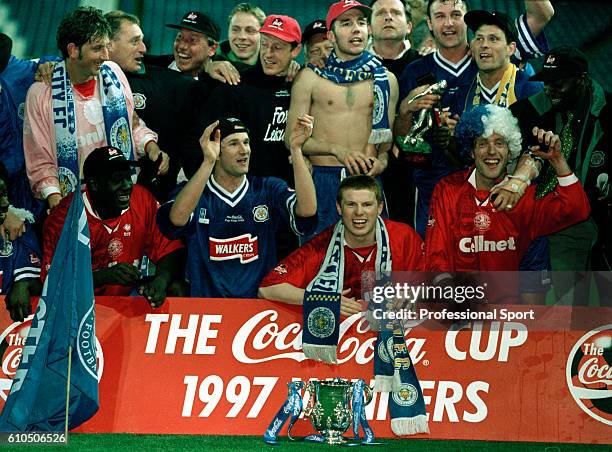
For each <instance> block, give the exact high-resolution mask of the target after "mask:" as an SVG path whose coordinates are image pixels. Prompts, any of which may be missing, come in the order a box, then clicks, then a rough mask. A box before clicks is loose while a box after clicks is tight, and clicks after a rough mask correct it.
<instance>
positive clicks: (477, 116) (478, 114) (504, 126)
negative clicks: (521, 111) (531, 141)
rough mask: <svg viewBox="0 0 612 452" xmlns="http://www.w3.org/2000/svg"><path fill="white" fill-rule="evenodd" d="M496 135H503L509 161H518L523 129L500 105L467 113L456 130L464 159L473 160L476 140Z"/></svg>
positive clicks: (478, 106) (479, 106)
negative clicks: (506, 144)
mask: <svg viewBox="0 0 612 452" xmlns="http://www.w3.org/2000/svg"><path fill="white" fill-rule="evenodd" d="M494 133H497V134H498V135H501V136H502V137H504V138H505V139H506V142H507V143H508V151H509V157H508V160H509V161H512V160H514V159H516V158H517V157H518V156H519V154H520V153H521V142H522V137H521V129H520V128H519V126H518V120H517V119H516V118H515V117H514V116H512V113H511V112H510V110H508V109H507V108H502V107H499V106H498V105H492V104H489V105H477V106H476V107H474V108H473V109H472V110H470V111H468V112H465V113H464V114H463V116H462V117H461V119H460V121H459V123H458V124H457V127H456V128H455V137H456V138H457V139H458V140H459V144H460V145H461V149H460V151H459V152H460V154H461V157H462V158H463V159H466V160H467V159H470V160H471V159H473V155H472V152H473V150H474V141H475V140H476V138H479V137H483V138H489V137H490V136H491V135H493V134H494Z"/></svg>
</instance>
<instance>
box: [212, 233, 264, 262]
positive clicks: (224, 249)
mask: <svg viewBox="0 0 612 452" xmlns="http://www.w3.org/2000/svg"><path fill="white" fill-rule="evenodd" d="M258 257H259V254H258V242H257V236H255V237H252V236H251V234H243V235H239V236H238V237H230V238H229V239H216V238H214V237H210V260H211V261H227V260H230V259H240V263H241V264H248V263H249V262H252V261H254V260H256V259H257V258H258Z"/></svg>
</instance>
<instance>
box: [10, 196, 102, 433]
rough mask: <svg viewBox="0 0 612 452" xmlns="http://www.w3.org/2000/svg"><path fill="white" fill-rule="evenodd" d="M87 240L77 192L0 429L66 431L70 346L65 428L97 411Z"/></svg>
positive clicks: (73, 425)
mask: <svg viewBox="0 0 612 452" xmlns="http://www.w3.org/2000/svg"><path fill="white" fill-rule="evenodd" d="M89 240H90V236H89V226H88V224H87V214H86V213H85V209H84V206H83V198H82V197H81V196H79V194H75V196H74V197H73V199H72V203H71V205H70V209H69V210H68V215H67V216H66V220H65V222H64V228H63V230H62V235H61V237H60V239H59V243H58V244H57V247H56V249H55V254H54V256H53V261H52V262H51V267H50V269H49V273H48V275H47V279H46V280H45V284H44V286H43V292H42V296H41V297H40V300H39V302H38V308H37V309H36V313H35V315H34V318H33V319H32V326H31V327H30V331H29V333H28V337H27V339H26V342H25V345H24V347H23V352H22V356H21V362H20V364H19V368H18V370H17V372H16V373H15V378H14V379H13V384H12V386H11V391H10V393H9V396H8V398H7V400H6V404H5V405H4V409H3V411H2V414H1V415H0V430H1V431H62V430H64V426H65V411H66V389H67V381H68V350H69V347H72V359H71V371H70V404H69V418H68V419H69V423H68V427H69V428H70V429H72V428H74V427H77V426H78V425H80V424H82V423H83V422H85V421H86V420H87V419H89V418H90V417H92V416H93V415H94V414H95V413H96V411H97V410H98V375H97V364H96V331H95V311H94V293H93V278H92V271H91V249H90V247H89Z"/></svg>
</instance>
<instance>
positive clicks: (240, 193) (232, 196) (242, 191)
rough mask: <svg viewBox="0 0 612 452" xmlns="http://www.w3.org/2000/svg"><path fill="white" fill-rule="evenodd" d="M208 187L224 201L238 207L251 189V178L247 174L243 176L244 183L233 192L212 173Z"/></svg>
mask: <svg viewBox="0 0 612 452" xmlns="http://www.w3.org/2000/svg"><path fill="white" fill-rule="evenodd" d="M206 186H207V187H208V189H209V190H210V191H211V192H212V193H213V194H215V195H216V196H218V197H219V198H220V199H221V200H222V201H223V202H225V203H226V204H228V205H230V206H231V207H236V205H237V204H238V203H239V202H240V201H241V200H242V198H244V195H246V192H247V191H248V190H249V180H248V179H247V177H246V176H242V183H241V184H240V185H239V186H238V188H237V189H236V190H234V192H233V193H230V192H228V191H227V190H226V189H225V188H223V187H222V186H221V185H219V183H218V182H217V181H216V180H215V176H214V175H212V174H211V175H210V178H209V179H208V182H207V183H206Z"/></svg>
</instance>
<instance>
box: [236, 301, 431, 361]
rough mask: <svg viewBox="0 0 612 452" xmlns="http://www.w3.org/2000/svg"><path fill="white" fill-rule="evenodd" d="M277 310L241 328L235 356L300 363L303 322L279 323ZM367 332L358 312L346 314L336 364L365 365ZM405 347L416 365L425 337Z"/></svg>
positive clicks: (369, 355) (369, 346)
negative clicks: (289, 360)
mask: <svg viewBox="0 0 612 452" xmlns="http://www.w3.org/2000/svg"><path fill="white" fill-rule="evenodd" d="M278 317H279V315H278V312H277V311H275V310H273V309H268V310H266V311H262V312H260V313H258V314H256V315H254V316H253V317H251V318H250V319H249V320H247V321H246V322H245V323H244V325H242V326H241V327H240V329H239V330H238V332H237V333H236V335H235V336H234V340H233V342H232V353H233V355H234V358H235V359H236V360H237V361H239V362H241V363H244V364H256V363H263V362H268V361H274V360H277V359H291V360H293V361H297V362H302V361H304V360H305V359H306V357H305V356H304V353H302V325H301V324H300V323H297V322H294V323H290V324H288V325H284V326H283V325H279V323H277V321H278ZM369 331H370V327H369V323H368V321H367V320H366V319H365V318H364V317H362V316H361V315H359V314H354V315H352V316H350V317H347V318H346V319H344V320H343V321H342V323H341V324H340V338H339V339H338V364H342V363H345V362H347V361H350V360H355V362H356V363H357V364H367V363H369V362H370V361H371V360H372V359H373V357H374V343H375V341H376V338H375V337H371V335H369V334H368V335H366V334H365V333H368V332H369ZM406 346H407V347H408V350H409V351H410V356H411V357H412V362H413V363H414V364H417V363H418V362H419V361H421V360H422V359H423V357H424V356H425V353H426V352H425V351H424V346H425V339H421V338H408V339H407V341H406Z"/></svg>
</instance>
